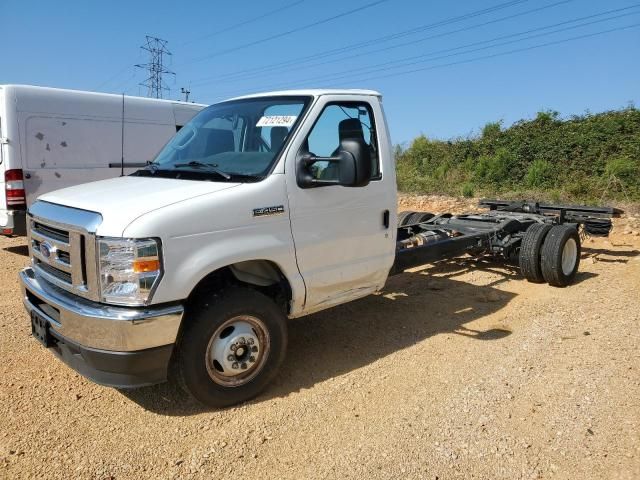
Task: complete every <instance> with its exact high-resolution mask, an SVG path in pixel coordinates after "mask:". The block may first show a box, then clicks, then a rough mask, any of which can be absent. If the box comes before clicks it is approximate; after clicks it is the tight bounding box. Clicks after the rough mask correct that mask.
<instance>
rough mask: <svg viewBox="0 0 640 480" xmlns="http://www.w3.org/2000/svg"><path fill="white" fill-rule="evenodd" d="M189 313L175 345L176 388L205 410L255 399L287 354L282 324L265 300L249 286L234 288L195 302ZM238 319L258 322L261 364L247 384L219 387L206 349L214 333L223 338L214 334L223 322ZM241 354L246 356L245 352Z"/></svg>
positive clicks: (284, 324) (275, 309)
mask: <svg viewBox="0 0 640 480" xmlns="http://www.w3.org/2000/svg"><path fill="white" fill-rule="evenodd" d="M188 314H189V315H191V316H192V318H188V319H186V320H187V322H188V323H187V324H186V325H185V329H184V332H183V335H182V338H181V340H180V342H179V344H178V347H177V356H176V370H177V372H176V373H177V376H178V380H179V382H180V386H181V387H182V388H183V389H184V390H185V391H186V392H187V393H188V394H190V395H191V396H192V397H193V398H195V399H196V400H198V401H199V402H201V403H203V404H204V405H206V406H209V407H216V408H221V407H227V406H230V405H235V404H237V403H241V402H244V401H246V400H249V399H251V398H253V397H255V396H256V395H258V394H259V393H260V392H261V391H262V390H263V389H264V388H265V387H266V386H267V384H268V383H269V382H270V381H271V380H272V379H273V378H274V377H275V375H276V373H277V372H278V368H279V367H280V365H281V364H282V361H283V360H284V357H285V354H286V348H287V321H286V317H285V315H284V314H283V313H282V311H281V310H280V308H279V307H278V306H277V305H276V304H275V303H274V302H273V301H272V300H271V299H270V298H269V297H267V296H265V295H263V294H261V293H260V292H257V291H255V290H252V289H249V288H239V287H234V288H230V289H228V290H225V291H223V292H221V293H219V294H217V295H215V296H213V298H211V299H210V300H201V301H199V302H195V304H194V306H193V308H191V309H190V311H189V313H188ZM241 316H250V317H254V318H256V319H258V320H259V321H260V322H261V323H262V325H263V326H264V327H265V329H266V331H267V333H268V345H269V346H268V348H266V343H267V342H265V349H264V353H263V354H262V355H263V356H261V357H260V360H259V362H260V363H261V365H259V366H257V367H256V370H255V372H254V373H252V375H254V376H253V377H252V378H249V379H248V380H247V381H246V383H243V384H239V385H234V386H230V385H226V384H220V380H219V379H218V381H216V380H214V375H213V374H210V373H209V371H213V369H214V367H215V363H212V362H209V360H208V357H207V353H208V351H209V346H210V343H211V342H214V341H215V339H214V338H213V336H214V335H216V337H217V336H218V335H220V338H224V337H222V334H220V333H218V334H217V331H218V330H219V328H220V327H221V326H222V325H223V324H225V323H226V322H228V321H230V320H232V319H235V318H238V317H241ZM227 328H230V327H227ZM227 328H225V330H223V332H225V331H226V329H227ZM254 332H255V330H254ZM227 336H230V334H227ZM243 345H244V338H243ZM238 350H239V348H238ZM246 350H247V352H249V350H248V348H247V349H246ZM249 355H252V354H251V353H249ZM254 361H255V360H254ZM219 365H220V364H219V363H218V366H219ZM234 368H237V367H236V366H234ZM249 371H251V367H250V368H249ZM241 373H242V372H241Z"/></svg>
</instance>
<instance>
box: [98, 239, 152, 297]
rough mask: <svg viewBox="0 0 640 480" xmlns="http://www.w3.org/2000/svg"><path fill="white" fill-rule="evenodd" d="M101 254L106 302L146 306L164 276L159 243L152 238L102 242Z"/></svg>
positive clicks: (101, 275) (103, 295)
mask: <svg viewBox="0 0 640 480" xmlns="http://www.w3.org/2000/svg"><path fill="white" fill-rule="evenodd" d="M98 251H99V252H100V254H99V255H100V259H99V264H100V296H101V298H102V301H103V302H105V303H113V304H120V305H145V304H146V303H147V302H148V301H149V299H150V298H149V297H150V294H151V292H152V290H153V287H155V285H156V284H157V283H158V281H160V276H161V273H162V265H161V264H160V245H159V242H158V241H157V240H153V239H149V238H146V239H141V240H134V239H125V238H99V239H98Z"/></svg>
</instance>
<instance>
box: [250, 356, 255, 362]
mask: <svg viewBox="0 0 640 480" xmlns="http://www.w3.org/2000/svg"><path fill="white" fill-rule="evenodd" d="M249 361H250V362H252V363H253V362H255V361H256V357H254V356H253V355H251V356H250V357H249Z"/></svg>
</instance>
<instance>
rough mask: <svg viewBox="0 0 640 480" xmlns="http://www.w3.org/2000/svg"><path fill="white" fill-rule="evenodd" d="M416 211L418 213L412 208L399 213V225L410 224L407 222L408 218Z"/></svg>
mask: <svg viewBox="0 0 640 480" xmlns="http://www.w3.org/2000/svg"><path fill="white" fill-rule="evenodd" d="M414 213H416V212H414V211H411V210H405V211H404V212H400V213H399V214H398V226H399V227H404V226H405V225H409V224H408V223H407V220H408V219H409V217H410V216H411V215H413V214H414Z"/></svg>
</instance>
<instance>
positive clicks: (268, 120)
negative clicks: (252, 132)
mask: <svg viewBox="0 0 640 480" xmlns="http://www.w3.org/2000/svg"><path fill="white" fill-rule="evenodd" d="M296 118H298V117H295V116H293V115H265V116H264V117H262V118H261V119H260V120H259V121H258V123H257V124H256V127H287V128H291V127H293V124H294V123H295V122H296Z"/></svg>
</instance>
